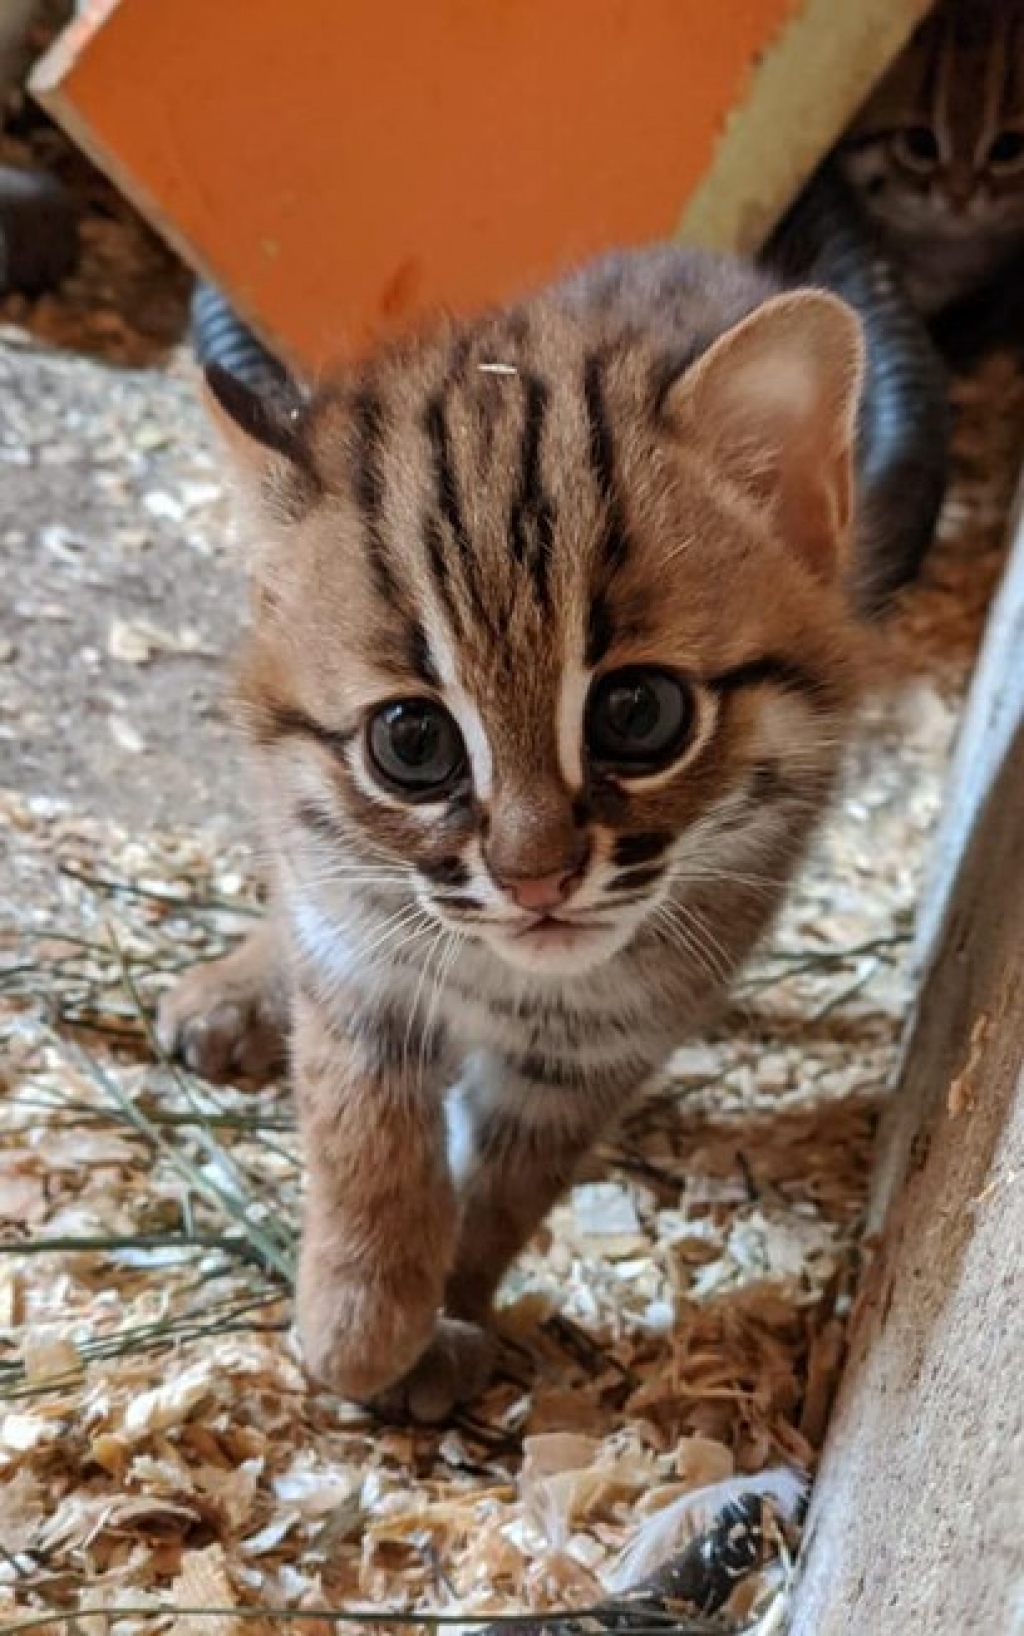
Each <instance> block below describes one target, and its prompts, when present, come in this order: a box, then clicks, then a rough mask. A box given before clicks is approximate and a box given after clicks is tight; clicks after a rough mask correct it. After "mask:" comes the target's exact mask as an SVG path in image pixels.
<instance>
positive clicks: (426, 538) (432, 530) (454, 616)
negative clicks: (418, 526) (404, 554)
mask: <svg viewBox="0 0 1024 1636" xmlns="http://www.w3.org/2000/svg"><path fill="white" fill-rule="evenodd" d="M423 543H424V545H425V546H426V548H427V567H428V568H429V569H430V577H431V579H432V580H433V583H434V590H435V591H436V592H437V594H438V597H439V598H440V600H441V603H442V605H443V607H444V610H445V612H446V614H447V615H448V623H449V624H450V625H451V627H452V630H453V631H455V632H456V633H458V632H459V631H461V629H462V621H461V619H460V618H459V610H458V607H457V605H456V602H455V598H454V596H453V595H452V586H451V575H450V572H449V568H448V562H447V560H446V558H445V554H444V541H443V539H442V537H441V524H440V523H439V522H438V520H437V518H436V517H433V516H430V517H426V518H424V521H423Z"/></svg>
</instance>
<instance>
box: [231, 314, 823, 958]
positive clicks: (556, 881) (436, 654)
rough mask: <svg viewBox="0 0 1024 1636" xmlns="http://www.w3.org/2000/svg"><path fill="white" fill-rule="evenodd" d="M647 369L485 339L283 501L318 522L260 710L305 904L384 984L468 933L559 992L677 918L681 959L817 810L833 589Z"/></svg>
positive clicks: (572, 349) (359, 392)
mask: <svg viewBox="0 0 1024 1636" xmlns="http://www.w3.org/2000/svg"><path fill="white" fill-rule="evenodd" d="M810 299H811V300H812V301H826V300H827V299H828V298H824V297H821V298H819V297H812V298H810ZM844 322H845V320H844ZM808 344H809V345H811V346H812V347H813V336H810V337H809V341H808ZM659 364H660V366H661V370H662V372H664V360H663V359H660V360H659V359H658V358H657V357H655V356H654V355H652V353H651V351H650V349H649V348H648V347H646V346H644V345H642V344H640V343H637V342H631V343H629V344H628V345H623V346H618V347H609V348H600V347H599V348H596V349H593V350H589V351H588V348H587V339H586V335H585V333H583V332H581V329H580V326H579V324H578V323H577V322H575V321H571V320H569V319H566V318H563V317H562V316H561V315H559V314H558V313H555V312H552V311H543V312H542V313H541V314H540V316H539V317H537V318H536V319H534V320H533V321H532V322H530V323H526V322H525V321H524V320H523V318H522V316H521V315H520V316H518V317H517V318H516V321H515V322H509V323H507V324H499V323H497V322H494V323H492V324H491V325H490V327H486V326H485V327H483V328H480V329H478V330H476V331H473V332H464V333H463V334H462V335H461V336H460V337H456V338H455V339H454V340H453V339H452V338H450V337H445V338H443V339H441V340H439V341H438V342H437V343H435V344H433V345H430V344H425V345H422V346H418V347H415V348H412V349H410V350H409V351H408V352H407V353H405V354H395V355H394V356H391V357H389V358H388V359H386V360H385V362H384V363H383V364H382V365H379V366H378V367H377V369H376V371H375V372H374V373H373V374H372V375H370V376H366V377H364V378H363V379H362V381H360V382H357V383H354V384H353V385H351V386H346V387H344V388H341V389H339V390H338V391H337V392H335V393H333V394H329V395H328V396H326V397H325V398H323V399H322V400H321V401H320V403H319V405H314V408H313V410H312V411H311V413H310V415H309V416H308V417H307V421H306V425H305V427H304V431H303V437H304V439H305V440H306V441H305V449H306V455H304V456H303V457H302V459H300V460H299V462H298V464H297V467H296V465H295V463H294V462H293V463H292V469H290V470H287V471H283V470H282V469H281V468H280V467H278V469H277V471H276V474H273V475H272V479H271V486H272V488H273V487H275V485H276V498H275V500H274V503H275V504H276V505H277V506H278V508H279V510H281V511H282V514H287V513H288V512H289V508H291V509H292V510H293V511H294V510H296V509H297V510H299V511H301V517H300V518H299V519H298V520H297V521H295V522H292V523H290V524H288V525H287V528H288V534H289V539H288V547H287V551H286V552H282V553H280V554H279V555H278V556H277V557H276V558H275V560H274V562H273V564H272V565H271V567H270V569H269V570H268V572H267V574H266V575H265V577H264V581H263V584H264V588H265V590H264V596H263V599H262V601H261V603H260V604H259V605H258V611H257V620H256V629H255V633H254V640H253V642H252V643H251V645H250V649H249V653H248V658H247V661H246V666H245V672H244V676H243V683H242V693H243V698H244V702H245V710H246V713H247V716H248V719H249V723H250V730H251V732H252V734H253V736H254V737H255V739H256V740H257V742H258V743H259V744H260V746H261V753H262V757H263V764H264V768H265V771H266V773H267V775H268V776H267V785H268V789H269V791H270V796H271V800H272V802H273V804H274V806H275V808H276V811H277V815H278V819H279V823H280V833H281V835H282V843H281V850H282V852H283V854H284V856H285V858H286V860H287V863H286V867H287V869H288V870H289V872H290V875H291V880H292V885H293V888H294V891H295V894H296V896H297V897H299V898H301V899H302V900H303V901H304V902H305V903H306V904H307V905H308V906H310V909H311V912H315V913H316V914H317V915H326V916H327V917H328V918H329V919H330V920H332V921H337V920H339V919H342V918H345V917H346V916H347V917H349V923H350V924H352V923H353V921H354V922H355V923H357V924H358V926H359V927H360V932H359V937H360V938H361V939H363V941H362V942H361V944H360V948H361V950H362V952H363V953H364V954H365V957H366V958H367V959H372V958H374V957H375V952H376V951H381V950H383V949H384V948H385V947H386V946H387V945H388V944H389V942H390V946H391V947H394V946H395V943H396V940H399V939H401V938H402V937H404V936H408V935H412V936H416V937H419V936H421V935H422V936H423V937H424V939H425V947H429V946H430V943H431V938H432V937H434V938H435V939H436V938H439V937H440V936H441V934H442V933H443V932H446V931H451V932H457V933H459V934H461V935H462V937H464V938H466V939H471V940H476V941H479V942H480V943H482V944H485V945H487V947H488V949H489V950H491V951H492V952H493V953H494V954H496V955H497V956H499V957H500V959H501V960H502V961H504V962H505V963H506V964H507V965H509V966H510V967H515V968H518V969H520V970H525V971H527V972H531V973H536V974H540V975H542V976H554V977H563V976H567V975H571V974H575V973H578V972H580V971H583V970H586V969H588V968H591V967H593V966H595V965H597V964H599V963H600V962H602V961H606V960H608V959H609V958H611V957H612V956H613V955H614V954H616V952H617V951H619V950H621V949H622V948H623V947H624V946H625V945H627V944H628V943H629V942H630V941H631V940H632V939H633V938H634V937H635V936H636V935H637V933H638V931H639V929H640V928H641V927H644V926H648V925H652V924H654V923H655V922H657V921H658V919H659V917H660V919H661V920H662V921H665V922H666V923H669V924H671V923H672V922H673V919H675V920H676V922H677V923H678V931H677V935H679V936H683V937H685V935H686V928H685V921H680V917H679V914H678V911H677V909H676V907H675V904H676V900H677V899H678V897H679V895H680V888H683V889H684V890H685V888H686V887H687V886H689V887H690V888H691V889H692V888H693V887H694V886H696V887H698V888H699V889H700V890H701V891H702V892H703V893H705V895H710V896H711V898H712V900H713V889H714V883H715V881H716V880H720V879H721V878H723V876H724V877H729V878H733V877H736V876H739V875H742V876H744V877H747V878H749V880H750V881H751V883H752V884H753V889H754V890H755V891H756V890H758V886H759V884H760V885H763V886H764V889H765V891H766V892H770V890H771V888H772V884H773V882H774V879H775V876H776V875H777V874H778V872H779V867H780V860H784V861H785V862H787V863H788V861H789V859H788V856H787V850H788V849H792V847H793V846H794V845H795V844H797V843H798V841H799V839H800V838H801V837H802V835H803V832H804V829H805V827H806V820H807V814H808V813H809V812H813V811H814V810H815V809H816V808H817V807H818V806H819V805H820V803H821V801H822V799H823V795H824V792H825V790H826V789H827V787H828V784H829V781H830V778H831V774H832V770H833V764H834V759H835V754H836V749H835V746H836V740H837V736H838V725H839V723H840V721H841V719H842V717H843V714H844V711H845V709H846V705H847V698H848V674H847V666H846V656H847V654H848V647H849V643H848V635H847V631H846V627H845V620H844V614H843V609H842V599H841V597H840V594H839V592H838V590H837V588H836V586H835V583H834V575H833V573H832V572H825V573H824V574H822V573H818V572H815V571H814V569H813V567H811V566H809V564H808V562H807V560H805V559H803V558H801V556H800V554H799V552H798V551H794V550H793V549H792V546H791V544H789V543H787V542H784V541H783V540H782V539H781V538H780V536H779V524H778V517H777V516H776V515H775V512H774V511H773V505H774V499H773V497H772V495H771V494H770V493H768V492H767V491H764V492H763V493H760V495H759V497H758V496H755V495H753V494H751V493H750V492H744V490H743V489H742V487H741V486H738V485H737V484H735V483H731V482H729V481H727V480H725V479H724V478H723V473H722V470H721V469H720V464H719V463H718V462H716V460H715V458H714V456H713V454H712V451H711V449H710V447H701V437H700V433H699V429H698V428H697V426H696V424H695V423H691V435H690V437H689V439H688V440H687V439H685V438H683V437H681V435H680V417H683V418H685V415H686V413H687V410H688V407H689V408H692V407H693V406H692V405H689V404H688V398H689V394H687V403H684V404H681V405H680V404H675V405H674V406H673V404H672V403H671V402H670V401H669V396H670V394H669V393H668V391H667V390H666V391H665V392H663V394H662V396H663V397H664V399H665V401H664V402H658V401H657V391H655V392H654V393H653V394H652V383H655V382H656V380H657V376H658V366H659ZM776 377H777V370H776V372H775V373H774V374H773V376H772V379H773V382H774V383H775V384H773V388H772V390H773V392H776V393H777V391H778V386H777V379H776ZM687 379H688V377H687ZM712 396H714V393H712ZM771 408H772V412H773V414H774V415H775V417H776V419H780V418H782V417H781V416H780V415H779V413H778V409H779V406H778V404H777V402H775V401H774V400H773V403H772V405H771ZM713 410H714V405H713V404H712V405H711V406H710V407H709V410H708V413H709V414H712V417H713ZM770 454H771V452H770V451H767V455H768V465H769V467H772V460H771V458H770ZM764 457H765V452H764V451H762V458H764ZM304 462H305V463H306V464H305V469H303V466H304ZM743 463H744V470H745V471H747V470H748V469H749V470H754V469H755V467H756V464H757V463H756V462H755V463H754V464H753V465H752V464H751V460H750V455H749V451H748V450H744V454H743ZM778 464H779V466H780V467H781V466H782V465H783V464H785V457H784V456H782V455H779V456H778ZM314 473H315V477H314V476H312V475H311V474H314ZM764 481H765V479H764V474H763V473H760V472H759V475H758V483H759V484H760V486H761V490H764ZM775 481H776V474H775V472H774V468H773V469H772V475H771V476H770V477H769V478H768V485H769V489H770V488H771V485H772V484H773V483H774V482H775ZM310 484H312V485H313V486H314V487H315V490H316V492H315V494H314V493H311V492H307V493H305V495H304V497H302V498H301V503H297V501H296V494H297V493H299V491H301V490H302V489H303V486H304V485H305V486H306V487H307V488H308V487H309V485H310ZM812 489H813V483H812V484H811V485H810V486H809V487H808V488H807V492H806V493H805V494H804V495H803V501H804V502H805V504H804V506H803V509H802V510H801V517H803V516H804V515H805V514H806V515H813V513H814V508H815V504H816V503H817V502H816V500H815V494H814V492H812ZM815 492H816V491H815ZM791 498H792V497H791ZM818 499H819V501H820V495H819V496H818ZM834 520H835V519H833V521H834ZM812 532H814V533H815V541H816V544H815V549H817V548H818V546H820V547H821V548H822V550H823V552H827V551H829V550H831V549H832V547H833V546H834V545H835V543H836V542H835V541H834V540H833V541H831V542H828V541H827V538H826V536H827V533H828V527H827V524H826V523H825V522H824V521H823V522H822V523H821V527H820V528H819V529H818V530H817V531H816V532H815V531H814V530H813V529H812ZM833 569H834V564H833Z"/></svg>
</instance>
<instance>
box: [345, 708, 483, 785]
mask: <svg viewBox="0 0 1024 1636" xmlns="http://www.w3.org/2000/svg"><path fill="white" fill-rule="evenodd" d="M366 742H367V748H368V750H369V754H370V761H371V762H372V764H373V766H374V769H375V770H376V771H377V772H378V773H379V774H380V776H381V778H382V779H383V781H384V782H385V783H387V784H391V785H393V786H395V787H397V788H398V789H399V790H401V791H402V792H403V793H405V794H408V795H409V796H410V797H412V798H414V799H415V798H416V797H420V798H422V797H424V796H428V795H443V794H445V793H446V792H447V791H448V790H450V789H451V787H452V786H453V785H454V784H456V783H457V782H458V780H459V779H460V778H461V776H462V774H463V772H464V771H465V767H466V751H465V747H464V745H463V743H462V736H461V734H460V733H459V729H458V728H457V727H456V725H455V723H454V722H453V721H452V718H451V716H449V714H448V712H447V710H444V709H442V707H441V706H440V705H439V704H433V703H432V702H431V701H430V700H429V699H399V700H397V701H396V702H395V703H394V704H386V705H385V706H384V707H383V709H381V710H378V711H377V713H376V715H374V716H371V718H370V722H369V726H368V729H367V737H366Z"/></svg>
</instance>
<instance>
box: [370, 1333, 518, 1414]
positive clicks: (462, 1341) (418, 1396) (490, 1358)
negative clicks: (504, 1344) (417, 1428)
mask: <svg viewBox="0 0 1024 1636" xmlns="http://www.w3.org/2000/svg"><path fill="white" fill-rule="evenodd" d="M497 1344H498V1343H497V1341H496V1339H495V1336H494V1334H493V1332H492V1331H491V1330H489V1329H482V1328H481V1327H480V1325H479V1324H470V1323H464V1322H463V1321H462V1319H460V1318H439V1319H438V1320H437V1324H436V1327H435V1329H434V1335H433V1339H432V1340H431V1342H430V1345H429V1346H428V1347H427V1350H426V1351H425V1352H424V1354H423V1356H422V1357H421V1358H420V1360H419V1362H418V1363H416V1364H414V1365H413V1367H412V1369H410V1371H409V1373H408V1374H407V1375H405V1376H404V1377H403V1378H402V1379H401V1380H400V1381H397V1382H396V1383H395V1385H394V1386H389V1387H388V1388H387V1390H386V1391H383V1392H379V1393H378V1394H377V1396H376V1397H375V1398H374V1399H373V1401H372V1404H371V1407H372V1408H374V1409H376V1410H377V1412H378V1413H379V1414H382V1415H384V1416H385V1418H387V1419H388V1420H418V1421H420V1422H421V1423H422V1424H424V1425H427V1426H434V1425H437V1423H438V1422H439V1421H441V1420H447V1419H448V1416H449V1415H450V1414H451V1412H452V1410H453V1409H456V1408H457V1407H458V1406H459V1404H460V1403H468V1402H469V1400H470V1399H471V1398H474V1397H479V1395H480V1393H481V1392H482V1391H483V1390H484V1388H485V1387H486V1385H487V1383H488V1381H489V1380H490V1378H491V1373H492V1371H493V1369H494V1360H495V1356H496V1353H497Z"/></svg>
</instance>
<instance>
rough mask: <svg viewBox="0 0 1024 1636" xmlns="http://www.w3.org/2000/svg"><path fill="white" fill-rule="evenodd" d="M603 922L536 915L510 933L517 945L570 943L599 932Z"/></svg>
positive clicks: (563, 916)
mask: <svg viewBox="0 0 1024 1636" xmlns="http://www.w3.org/2000/svg"><path fill="white" fill-rule="evenodd" d="M607 924H608V922H607V921H604V920H587V919H578V920H577V919H573V917H572V916H571V915H538V916H537V918H536V919H535V920H530V921H528V922H527V923H526V924H525V925H524V926H521V927H519V928H518V929H517V930H516V931H514V932H513V933H512V936H513V937H514V938H515V940H516V942H517V943H522V942H524V941H525V942H528V943H552V942H559V941H562V942H565V943H571V942H573V941H574V940H576V939H579V938H581V937H585V936H586V934H587V933H588V932H591V931H601V930H603V929H604V927H606V926H607Z"/></svg>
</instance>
